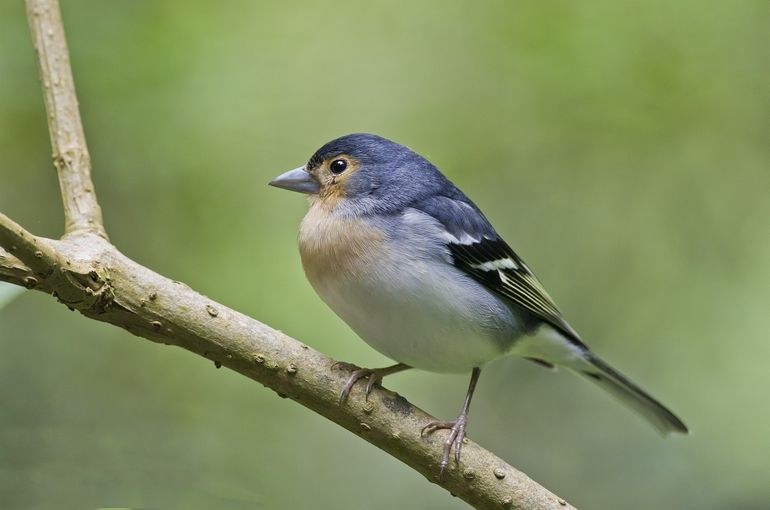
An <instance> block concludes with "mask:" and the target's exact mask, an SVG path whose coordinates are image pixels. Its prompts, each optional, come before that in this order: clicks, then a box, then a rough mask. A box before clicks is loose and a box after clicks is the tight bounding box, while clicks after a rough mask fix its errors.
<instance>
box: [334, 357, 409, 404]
mask: <svg viewBox="0 0 770 510" xmlns="http://www.w3.org/2000/svg"><path fill="white" fill-rule="evenodd" d="M332 367H333V368H342V369H347V370H352V371H353V373H352V374H350V378H349V379H348V382H346V383H345V386H343V387H342V391H341V392H340V400H339V402H340V404H341V403H343V402H344V401H345V399H346V398H348V394H349V393H350V390H351V389H352V388H353V386H354V385H355V384H356V382H358V380H359V379H367V380H368V381H367V383H366V396H365V399H366V400H367V401H368V400H369V393H371V391H372V388H373V387H374V385H375V384H378V383H380V382H382V378H383V377H385V376H386V375H390V374H395V373H397V372H401V371H403V370H406V369H407V368H412V367H410V366H409V365H404V364H403V363H397V364H395V365H392V366H389V367H384V368H359V367H357V366H355V365H352V364H350V363H345V362H343V361H338V362H336V363H335V364H334V365H332Z"/></svg>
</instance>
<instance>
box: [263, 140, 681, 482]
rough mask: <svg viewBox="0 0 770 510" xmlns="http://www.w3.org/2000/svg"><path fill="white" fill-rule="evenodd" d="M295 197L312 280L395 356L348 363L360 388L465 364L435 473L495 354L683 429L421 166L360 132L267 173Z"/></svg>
mask: <svg viewBox="0 0 770 510" xmlns="http://www.w3.org/2000/svg"><path fill="white" fill-rule="evenodd" d="M270 184H271V185H272V186H276V187H278V188H284V189H287V190H291V191H298V192H301V193H306V194H307V195H308V196H309V202H310V208H309V210H308V213H307V215H306V216H305V218H304V219H303V220H302V224H301V226H300V229H299V249H300V254H301V257H302V265H303V267H304V269H305V274H306V275H307V278H308V280H309V281H310V283H311V285H312V286H313V288H314V289H315V291H316V292H317V293H318V295H319V296H320V297H321V299H322V300H323V301H324V302H326V304H327V305H329V307H330V308H331V309H332V310H333V311H334V312H335V313H336V314H337V315H339V316H340V317H341V318H342V319H343V320H344V321H345V322H346V323H347V324H348V325H349V326H350V327H351V328H352V329H353V330H354V331H355V332H356V333H357V334H358V335H359V336H360V337H361V338H362V339H363V340H364V341H366V342H367V343H368V344H369V345H371V346H372V347H374V348H375V349H376V350H378V351H380V352H381V353H382V354H384V355H386V356H387V357H389V358H392V359H393V360H395V361H397V362H398V364H396V365H393V366H391V367H387V368H380V369H357V370H354V371H353V373H352V375H351V377H350V379H349V380H348V382H347V384H346V385H345V386H344V389H343V390H342V393H341V395H340V402H342V401H343V400H344V399H345V398H346V397H347V395H348V393H349V391H350V389H351V388H352V387H353V385H354V384H355V383H356V381H358V380H359V379H368V383H367V387H366V396H367V397H368V395H369V391H370V390H371V388H372V386H373V385H374V384H375V383H377V382H379V381H380V380H381V379H382V377H383V376H385V375H388V374H392V373H395V372H399V371H401V370H405V369H408V368H420V369H424V370H430V371H435V372H468V371H470V372H471V373H472V375H471V381H470V386H469V388H468V393H467V396H466V398H465V403H464V405H463V407H462V410H461V411H460V414H459V416H458V417H457V419H455V420H451V421H437V422H431V423H428V424H427V425H426V426H425V428H424V429H423V433H427V432H432V431H435V430H437V429H449V435H448V438H447V440H446V442H445V443H444V450H443V455H442V458H441V462H440V469H441V476H443V473H444V470H445V469H446V467H447V465H448V463H449V457H450V452H451V450H452V449H453V448H454V454H455V460H456V461H457V462H458V463H459V461H460V450H461V448H462V444H463V443H462V440H463V438H464V436H465V426H466V423H467V418H468V408H469V406H470V402H471V398H472V396H473V391H474V389H475V387H476V382H477V381H478V378H479V374H480V373H481V368H482V367H483V366H484V365H486V364H487V363H489V362H490V361H493V360H495V359H497V358H501V357H503V356H520V357H523V358H527V359H530V360H532V361H535V362H537V363H539V364H542V365H545V366H548V367H554V366H560V367H565V368H567V369H569V370H572V371H573V372H575V373H577V374H579V375H581V376H584V377H585V378H587V379H588V380H590V381H592V382H594V383H596V384H597V385H599V386H601V387H602V388H604V389H605V390H607V391H609V392H610V393H611V394H612V395H614V396H616V397H618V398H619V399H620V400H621V401H622V402H623V403H625V404H626V405H628V406H629V407H631V408H632V409H633V410H635V411H637V412H638V413H640V414H641V415H642V416H643V417H645V418H646V419H647V420H649V421H650V423H651V424H652V425H653V426H655V427H656V428H657V429H658V430H659V431H660V432H661V433H663V434H666V433H668V432H682V433H686V432H687V427H686V426H685V424H684V423H682V421H681V420H680V419H679V418H677V417H676V416H675V415H674V414H673V413H672V412H671V411H669V410H668V409H666V407H664V406H663V405H662V404H661V403H660V402H658V401H657V400H655V399H654V398H653V397H651V396H650V395H649V394H647V393H646V392H645V391H644V390H642V389H641V388H639V386H637V385H636V384H634V383H633V382H631V381H630V380H629V379H627V378H626V377H625V376H623V375H622V374H620V373H619V372H618V371H616V370H615V369H613V368H612V367H610V366H609V365H608V364H607V363H605V362H604V361H602V360H601V359H600V358H598V357H597V356H596V355H595V354H593V353H592V352H591V351H590V350H589V349H588V347H587V346H586V345H585V344H584V343H583V341H582V340H581V339H580V336H579V335H578V334H577V332H576V331H575V330H574V329H573V328H572V327H571V326H570V325H569V324H568V323H567V321H566V320H565V319H564V317H562V314H561V312H559V309H558V308H557V307H556V305H555V304H554V302H553V300H552V299H551V297H550V296H549V295H548V293H547V292H546V291H545V289H544V288H543V286H542V285H541V283H540V281H538V279H537V277H535V275H534V274H533V273H532V271H531V270H530V269H529V267H527V265H526V264H525V263H524V261H523V260H522V259H521V258H520V257H519V256H518V255H516V253H514V251H513V250H512V249H511V248H510V247H509V246H508V244H506V242H505V241H504V240H503V239H502V238H501V237H500V236H499V235H498V234H497V232H495V229H494V228H492V225H491V224H490V223H489V221H488V220H487V218H486V217H485V216H484V214H483V213H482V212H481V211H480V210H479V208H478V207H477V206H476V205H475V204H474V203H473V202H471V200H470V199H469V198H468V197H466V196H465V195H464V194H463V192H462V191H460V190H459V189H457V188H456V187H455V186H454V184H452V183H451V182H450V181H449V180H448V179H447V178H446V177H444V175H443V174H442V173H441V172H440V171H439V170H438V169H437V168H436V167H435V166H433V165H432V164H431V163H430V162H429V161H427V160H426V159H425V158H423V157H422V156H420V155H418V154H416V153H415V152H413V151H412V150H410V149H408V148H407V147H404V146H403V145H399V144H397V143H395V142H392V141H390V140H387V139H385V138H382V137H379V136H376V135H371V134H351V135H347V136H343V137H341V138H337V139H336V140H332V141H331V142H329V143H327V144H326V145H324V146H323V147H321V148H320V149H318V150H317V151H316V153H315V154H313V156H312V157H311V158H310V160H309V161H308V162H307V164H306V165H304V166H302V167H300V168H297V169H295V170H291V171H288V172H286V173H284V174H282V175H280V176H278V177H277V178H276V179H275V180H273V181H272V182H270Z"/></svg>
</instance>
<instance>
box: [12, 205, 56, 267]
mask: <svg viewBox="0 0 770 510" xmlns="http://www.w3.org/2000/svg"><path fill="white" fill-rule="evenodd" d="M0 247H1V248H4V249H5V251H6V252H7V253H8V254H9V255H12V256H13V257H14V258H16V259H18V260H19V261H21V262H22V263H23V264H24V265H25V266H26V267H27V268H29V269H31V270H33V271H35V272H39V273H44V272H48V271H49V270H50V268H51V267H52V266H54V265H55V264H56V263H55V256H53V255H52V254H51V252H50V248H49V247H48V246H45V245H44V244H43V243H42V242H41V240H40V239H39V238H37V237H35V236H34V235H32V234H30V233H29V232H27V231H26V230H24V228H23V227H22V226H21V225H19V224H18V223H16V222H15V221H13V220H12V219H11V218H9V217H8V216H6V215H5V214H3V213H0Z"/></svg>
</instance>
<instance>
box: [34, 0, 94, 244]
mask: <svg viewBox="0 0 770 510" xmlns="http://www.w3.org/2000/svg"><path fill="white" fill-rule="evenodd" d="M27 17H28V19H29V26H30V29H31V30H32V37H33V39H34V43H35V50H36V51H37V57H38V63H39V68H40V80H41V81H42V83H43V93H44V95H45V107H46V111H47V112H48V131H49V134H50V136H51V147H52V149H53V163H54V166H55V167H56V171H57V173H58V174H59V184H60V186H61V192H62V200H63V202H64V232H65V235H67V234H70V233H73V232H78V231H83V232H92V233H95V234H97V235H100V236H102V237H104V238H105V239H106V237H107V235H106V233H105V231H104V227H103V225H102V211H101V208H100V207H99V204H98V203H97V201H96V195H95V193H94V185H93V183H92V182H91V157H90V156H89V154H88V148H87V147H86V137H85V135H84V133H83V124H82V123H81V121H80V111H79V109H78V99H77V96H76V95H75V83H74V81H73V79H72V70H71V69H70V62H69V52H68V50H67V42H66V40H65V39H64V27H63V25H62V21H61V12H60V11H59V3H58V2H57V1H56V0H27Z"/></svg>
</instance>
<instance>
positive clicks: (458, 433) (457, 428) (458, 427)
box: [420, 415, 467, 482]
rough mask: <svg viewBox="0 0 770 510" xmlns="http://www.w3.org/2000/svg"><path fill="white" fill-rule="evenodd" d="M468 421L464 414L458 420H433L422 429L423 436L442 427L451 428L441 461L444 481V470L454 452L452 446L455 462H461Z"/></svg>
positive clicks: (440, 470) (440, 466)
mask: <svg viewBox="0 0 770 510" xmlns="http://www.w3.org/2000/svg"><path fill="white" fill-rule="evenodd" d="M466 422H467V418H466V417H465V416H463V415H460V416H459V417H458V418H457V419H456V420H452V421H432V422H430V423H428V424H427V425H425V426H424V427H423V428H422V430H421V431H420V436H423V435H425V434H426V433H427V434H431V433H433V432H435V431H437V430H441V429H448V430H449V435H448V436H447V438H446V440H445V441H444V452H443V454H442V455H441V462H439V474H438V478H439V480H440V481H442V482H443V481H444V472H445V471H446V468H447V467H448V466H449V454H450V453H451V452H452V447H454V452H455V455H454V457H455V462H457V463H458V464H459V463H460V452H461V451H462V448H463V439H464V438H465V424H466Z"/></svg>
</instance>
